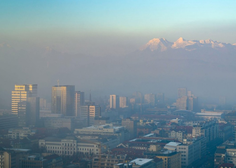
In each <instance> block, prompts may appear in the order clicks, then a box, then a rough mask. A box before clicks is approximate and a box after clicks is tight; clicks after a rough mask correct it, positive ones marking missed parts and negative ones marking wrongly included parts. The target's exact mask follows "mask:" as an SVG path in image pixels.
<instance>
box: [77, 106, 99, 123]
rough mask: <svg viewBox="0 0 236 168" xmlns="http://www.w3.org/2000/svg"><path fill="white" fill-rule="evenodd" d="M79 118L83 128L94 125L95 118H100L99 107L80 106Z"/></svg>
mask: <svg viewBox="0 0 236 168" xmlns="http://www.w3.org/2000/svg"><path fill="white" fill-rule="evenodd" d="M80 111H81V113H80V115H79V118H80V119H81V121H83V123H84V126H89V125H92V124H94V120H95V118H96V117H99V116H101V107H100V106H93V105H85V106H80Z"/></svg>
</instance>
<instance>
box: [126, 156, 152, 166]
mask: <svg viewBox="0 0 236 168" xmlns="http://www.w3.org/2000/svg"><path fill="white" fill-rule="evenodd" d="M151 161H153V159H145V158H137V159H134V160H132V161H130V163H135V164H136V165H139V166H142V165H144V164H146V163H148V162H151Z"/></svg>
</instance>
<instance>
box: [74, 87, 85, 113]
mask: <svg viewBox="0 0 236 168" xmlns="http://www.w3.org/2000/svg"><path fill="white" fill-rule="evenodd" d="M83 105H84V92H80V91H76V92H75V116H79V115H80V107H81V106H83Z"/></svg>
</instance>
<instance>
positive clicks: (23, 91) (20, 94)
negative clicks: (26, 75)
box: [11, 84, 38, 115]
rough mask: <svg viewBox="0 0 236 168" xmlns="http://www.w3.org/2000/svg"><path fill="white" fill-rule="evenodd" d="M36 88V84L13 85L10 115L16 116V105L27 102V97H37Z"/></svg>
mask: <svg viewBox="0 0 236 168" xmlns="http://www.w3.org/2000/svg"><path fill="white" fill-rule="evenodd" d="M37 87H38V86H37V84H24V85H15V90H14V91H12V100H11V111H12V114H16V115H17V114H18V103H20V102H23V101H27V98H28V97H37Z"/></svg>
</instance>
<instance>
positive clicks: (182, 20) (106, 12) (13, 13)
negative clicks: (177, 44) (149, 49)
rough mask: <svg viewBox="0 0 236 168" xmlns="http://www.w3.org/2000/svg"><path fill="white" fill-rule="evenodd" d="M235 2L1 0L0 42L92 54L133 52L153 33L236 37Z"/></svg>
mask: <svg viewBox="0 0 236 168" xmlns="http://www.w3.org/2000/svg"><path fill="white" fill-rule="evenodd" d="M235 7H236V1H235V0H224V1H220V0H214V1H213V0H208V1H206V0H204V1H203V0H193V1H190V0H175V1H174V0H166V1H163V0H160V1H159V0H145V1H144V0H66V1H65V0H40V1H32V0H20V1H19V0H3V1H1V5H0V24H1V26H0V43H1V42H7V43H10V44H12V45H16V46H17V45H18V46H19V45H20V44H21V45H24V44H29V43H30V44H33V45H38V46H41V47H45V46H49V47H53V48H55V49H59V50H61V51H70V52H81V53H87V54H93V55H107V54H114V53H118V54H120V53H128V52H132V51H133V50H135V49H137V48H138V47H140V46H141V45H143V44H145V43H146V42H147V41H149V40H150V39H152V38H154V37H165V38H166V39H168V40H170V41H175V40H176V39H178V38H179V37H180V36H182V37H184V38H186V39H189V40H191V39H209V38H211V39H214V40H219V41H222V42H230V43H235V42H236V40H235V38H236V33H235V32H234V31H235V29H236V17H235V16H236V10H235ZM22 41H23V43H22Z"/></svg>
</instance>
